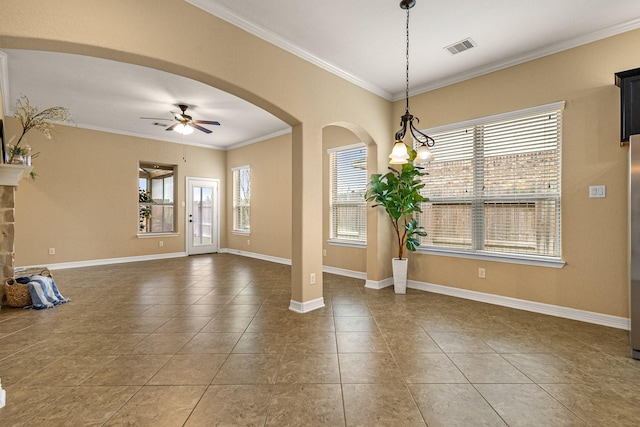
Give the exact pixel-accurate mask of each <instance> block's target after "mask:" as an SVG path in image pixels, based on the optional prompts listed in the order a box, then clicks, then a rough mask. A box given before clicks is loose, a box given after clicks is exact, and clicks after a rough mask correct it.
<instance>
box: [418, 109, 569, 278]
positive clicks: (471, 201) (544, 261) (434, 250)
mask: <svg viewBox="0 0 640 427" xmlns="http://www.w3.org/2000/svg"><path fill="white" fill-rule="evenodd" d="M564 104H565V103H564V101H559V102H554V103H550V104H546V105H541V106H537V107H532V108H526V109H522V110H516V111H512V112H508V113H503V114H496V115H492V116H487V117H481V118H477V119H473V120H468V121H464V122H459V123H453V124H449V125H444V126H439V127H434V128H430V129H425V130H424V131H423V132H425V133H427V134H429V135H431V136H433V135H436V134H439V133H444V132H453V131H456V130H463V129H465V128H466V129H470V128H473V129H476V128H477V127H479V126H480V127H482V126H490V125H492V124H495V123H498V122H503V121H509V120H517V119H524V118H526V117H529V116H535V115H539V114H546V113H554V114H555V113H557V114H558V116H559V119H558V122H559V124H558V126H559V135H558V149H557V151H558V152H557V168H558V171H557V174H558V189H557V196H556V200H557V205H556V209H558V213H557V224H556V233H557V235H556V241H555V243H556V245H557V256H555V255H554V256H548V255H538V254H525V253H511V252H496V251H491V250H484V249H483V248H482V245H478V240H477V239H479V238H482V239H483V242H484V239H485V236H484V233H485V226H484V225H483V226H482V227H478V224H475V226H473V225H471V226H472V231H471V239H472V242H471V249H459V248H452V247H444V246H426V245H421V246H420V247H419V248H418V250H417V252H418V253H422V254H432V255H442V256H451V257H459V258H469V259H478V260H487V261H499V262H506V263H515V264H526V265H535V266H544V267H553V268H562V267H563V266H564V264H565V262H564V261H563V260H562V245H561V243H562V226H561V222H560V221H561V216H562V213H561V206H562V203H561V197H562V188H561V183H562V174H561V164H562V112H563V110H564ZM437 143H438V140H437V138H436V144H437ZM473 151H474V153H473V157H472V164H474V168H475V164H476V163H477V162H484V161H485V157H484V153H482V152H481V153H478V152H477V151H478V147H477V142H476V141H475V136H474V143H473ZM436 156H437V154H436ZM472 175H473V179H474V182H473V188H474V192H475V191H476V190H478V189H479V187H478V186H480V189H482V188H481V187H482V186H483V182H478V181H479V179H478V178H479V177H478V175H477V174H476V171H475V169H474V170H473V173H472ZM425 182H426V184H427V185H429V176H428V175H427V176H426V177H425ZM497 199H499V198H496V197H495V196H484V195H477V194H476V195H473V196H470V197H451V198H443V199H434V201H435V202H436V205H437V204H438V202H439V201H441V200H442V202H443V204H445V202H446V203H451V204H465V205H468V206H470V209H472V212H471V216H470V218H471V221H472V222H473V221H478V219H481V220H482V221H483V222H484V221H485V217H484V213H482V214H481V215H479V214H477V212H478V211H477V210H478V209H482V210H483V212H484V209H485V208H486V205H487V204H492V203H494V202H495V201H496V200H497ZM541 199H542V198H541ZM544 199H545V200H550V199H551V198H550V197H546V198H544ZM514 200H515V201H518V203H519V204H520V205H521V204H523V203H525V202H527V203H529V202H531V201H533V199H532V198H531V197H529V198H527V197H522V198H516V199H514V198H509V199H507V200H505V202H514ZM427 203H429V202H427ZM473 209H476V211H475V212H476V213H474V211H473ZM418 215H419V214H418ZM484 223H485V224H486V222H484ZM480 228H481V230H479V229H480Z"/></svg>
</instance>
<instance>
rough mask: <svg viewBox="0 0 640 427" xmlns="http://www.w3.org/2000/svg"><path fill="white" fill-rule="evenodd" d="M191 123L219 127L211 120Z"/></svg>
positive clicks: (218, 124)
mask: <svg viewBox="0 0 640 427" xmlns="http://www.w3.org/2000/svg"><path fill="white" fill-rule="evenodd" d="M193 123H197V124H199V125H215V126H220V122H215V121H213V120H194V121H193Z"/></svg>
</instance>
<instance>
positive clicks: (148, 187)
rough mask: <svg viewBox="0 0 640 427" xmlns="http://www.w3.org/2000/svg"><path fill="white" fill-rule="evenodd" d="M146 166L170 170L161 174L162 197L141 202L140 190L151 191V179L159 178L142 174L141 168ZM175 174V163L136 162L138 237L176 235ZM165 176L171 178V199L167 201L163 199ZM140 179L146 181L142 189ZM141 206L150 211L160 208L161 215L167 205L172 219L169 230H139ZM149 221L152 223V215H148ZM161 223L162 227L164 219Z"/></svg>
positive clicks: (164, 194) (176, 172)
mask: <svg viewBox="0 0 640 427" xmlns="http://www.w3.org/2000/svg"><path fill="white" fill-rule="evenodd" d="M144 168H147V169H152V168H156V169H162V170H166V171H171V172H170V173H169V174H168V175H163V176H161V179H162V181H163V182H162V185H163V188H162V193H163V198H162V199H154V200H152V201H151V202H141V201H140V192H141V191H153V190H152V188H153V181H154V180H159V179H160V178H154V177H152V176H148V177H145V176H142V175H143V169H144ZM177 175H178V166H177V165H168V164H161V163H156V162H146V161H139V162H138V193H139V194H138V196H139V197H138V233H137V234H138V237H141V238H144V237H157V236H167V235H168V236H173V235H177V234H178V232H177V224H178V222H177V220H178V210H177V204H176V200H177V191H178V190H177V186H176V181H177V179H176V178H177ZM167 178H171V181H172V183H171V186H172V188H171V199H170V200H169V201H165V200H166V199H165V198H164V197H165V196H166V189H165V181H166V179H167ZM141 179H145V180H146V181H147V182H146V188H145V189H142V188H141V186H140V180H141ZM143 206H146V207H148V208H150V209H151V210H152V211H153V210H154V208H158V207H159V208H161V209H162V211H163V216H164V211H165V209H166V208H167V207H169V208H170V210H171V216H172V221H171V230H165V229H163V230H161V231H144V230H141V228H140V227H141V222H140V220H141V216H140V215H141V214H140V212H141V210H142V209H143ZM150 218H151V221H152V223H153V219H152V218H153V215H152V216H151V217H150ZM162 224H163V228H164V224H165V221H164V220H163V221H162Z"/></svg>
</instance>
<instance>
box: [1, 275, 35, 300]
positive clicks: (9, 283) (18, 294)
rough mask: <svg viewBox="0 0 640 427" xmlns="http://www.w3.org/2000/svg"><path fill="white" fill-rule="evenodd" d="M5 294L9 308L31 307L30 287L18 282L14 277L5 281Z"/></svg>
mask: <svg viewBox="0 0 640 427" xmlns="http://www.w3.org/2000/svg"><path fill="white" fill-rule="evenodd" d="M4 294H5V295H6V296H7V305H9V307H26V306H28V305H31V294H30V293H29V285H28V284H22V283H18V282H16V280H15V279H14V278H13V277H9V278H8V279H7V280H5V281H4Z"/></svg>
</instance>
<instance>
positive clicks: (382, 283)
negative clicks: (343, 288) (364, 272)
mask: <svg viewBox="0 0 640 427" xmlns="http://www.w3.org/2000/svg"><path fill="white" fill-rule="evenodd" d="M389 286H393V277H387V278H386V279H383V280H379V281H376V280H368V279H367V281H366V282H365V285H364V287H365V288H369V289H383V288H387V287H389Z"/></svg>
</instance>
